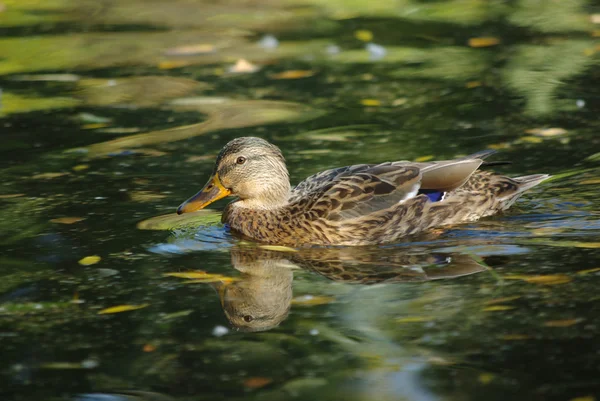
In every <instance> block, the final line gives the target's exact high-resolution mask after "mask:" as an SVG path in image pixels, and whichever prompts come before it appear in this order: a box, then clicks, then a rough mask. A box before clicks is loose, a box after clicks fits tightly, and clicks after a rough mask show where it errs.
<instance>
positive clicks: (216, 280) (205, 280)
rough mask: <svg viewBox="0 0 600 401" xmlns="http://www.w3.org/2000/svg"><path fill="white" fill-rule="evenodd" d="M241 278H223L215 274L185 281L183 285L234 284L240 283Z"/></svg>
mask: <svg viewBox="0 0 600 401" xmlns="http://www.w3.org/2000/svg"><path fill="white" fill-rule="evenodd" d="M239 280H240V279H239V278H235V277H228V276H222V275H220V274H213V275H211V276H209V277H206V278H200V279H194V280H188V281H184V282H183V284H206V283H225V284H227V283H233V282H234V281H239Z"/></svg>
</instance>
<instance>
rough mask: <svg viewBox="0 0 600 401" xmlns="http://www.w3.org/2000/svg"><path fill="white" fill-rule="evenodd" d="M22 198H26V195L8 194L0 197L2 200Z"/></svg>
mask: <svg viewBox="0 0 600 401" xmlns="http://www.w3.org/2000/svg"><path fill="white" fill-rule="evenodd" d="M21 196H25V194H6V195H0V199H11V198H20V197H21Z"/></svg>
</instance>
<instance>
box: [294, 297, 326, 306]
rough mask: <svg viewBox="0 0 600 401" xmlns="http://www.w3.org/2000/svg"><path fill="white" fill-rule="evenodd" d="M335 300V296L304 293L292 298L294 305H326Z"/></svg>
mask: <svg viewBox="0 0 600 401" xmlns="http://www.w3.org/2000/svg"><path fill="white" fill-rule="evenodd" d="M333 301H335V298H332V297H325V296H319V295H317V296H314V295H303V296H300V297H296V298H294V299H292V305H298V306H316V305H325V304H328V303H331V302H333Z"/></svg>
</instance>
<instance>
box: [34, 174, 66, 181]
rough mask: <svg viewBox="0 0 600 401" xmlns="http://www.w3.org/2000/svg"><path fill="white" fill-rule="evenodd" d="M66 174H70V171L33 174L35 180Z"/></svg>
mask: <svg viewBox="0 0 600 401" xmlns="http://www.w3.org/2000/svg"><path fill="white" fill-rule="evenodd" d="M65 175H69V173H41V174H36V175H34V176H32V177H31V178H33V179H34V180H52V179H54V178H58V177H62V176H65Z"/></svg>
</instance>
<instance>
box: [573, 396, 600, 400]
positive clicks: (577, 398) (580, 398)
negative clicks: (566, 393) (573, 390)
mask: <svg viewBox="0 0 600 401" xmlns="http://www.w3.org/2000/svg"><path fill="white" fill-rule="evenodd" d="M569 401H596V397H594V396H593V395H587V396H585V397H575V398H571V399H570V400H569Z"/></svg>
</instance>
